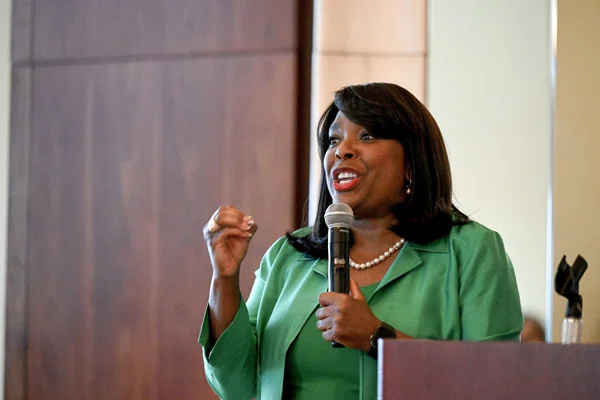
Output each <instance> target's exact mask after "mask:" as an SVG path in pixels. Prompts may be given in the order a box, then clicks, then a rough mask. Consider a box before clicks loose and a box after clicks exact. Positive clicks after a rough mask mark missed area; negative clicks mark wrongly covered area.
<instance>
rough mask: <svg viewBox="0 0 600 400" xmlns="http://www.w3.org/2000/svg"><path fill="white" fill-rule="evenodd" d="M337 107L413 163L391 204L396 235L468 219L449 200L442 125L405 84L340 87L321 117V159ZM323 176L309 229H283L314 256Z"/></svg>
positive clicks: (433, 231)
mask: <svg viewBox="0 0 600 400" xmlns="http://www.w3.org/2000/svg"><path fill="white" fill-rule="evenodd" d="M338 111H341V112H343V113H344V114H345V115H346V117H347V118H348V119H350V120H351V121H352V122H354V123H356V124H359V125H362V126H363V127H365V128H366V129H367V131H368V132H369V133H370V134H372V135H374V136H375V137H377V138H381V139H393V140H397V141H398V142H400V143H401V144H402V146H403V147H404V154H405V159H406V161H408V163H409V164H410V166H411V167H410V179H411V181H412V185H411V191H412V192H411V194H410V195H409V196H407V197H406V200H405V201H404V202H402V203H401V204H398V205H396V206H394V208H393V209H392V211H393V213H394V215H395V216H396V219H397V221H398V223H397V224H396V225H393V226H391V227H390V229H391V230H392V231H393V232H394V233H395V234H396V235H398V236H400V237H403V238H405V239H406V240H408V241H412V242H415V243H420V244H424V243H428V242H431V241H433V240H436V239H439V238H441V237H443V236H445V235H447V234H448V233H449V232H450V230H451V229H452V226H453V225H462V224H465V223H466V222H468V221H469V217H467V216H466V215H465V214H463V213H462V212H461V211H459V210H458V209H457V208H456V207H455V206H454V205H453V204H452V178H451V174H450V163H449V161H448V154H447V152H446V146H445V144H444V139H443V138H442V134H441V132H440V128H439V127H438V125H437V123H436V122H435V119H434V118H433V116H432V115H431V114H430V113H429V111H428V110H427V108H426V107H425V106H424V105H423V104H422V103H421V102H420V101H419V100H418V99H417V98H416V97H415V96H413V95H412V94H411V93H410V92H409V91H408V90H406V89H404V88H402V87H400V86H398V85H395V84H391V83H366V84H360V85H353V86H348V87H344V88H342V89H340V90H338V91H337V92H336V93H335V97H334V101H333V102H332V103H331V105H329V107H328V108H327V110H325V112H324V113H323V115H322V116H321V119H320V121H319V126H318V132H317V137H318V143H319V156H320V158H321V164H322V161H323V157H324V156H325V153H326V152H327V149H328V148H329V127H330V126H331V124H332V123H333V121H334V120H335V117H336V115H337V113H338ZM400 167H401V166H399V168H400ZM326 179H327V178H326V176H325V174H324V173H323V174H322V175H321V183H320V194H319V205H318V210H317V217H316V220H315V224H314V225H313V227H312V232H310V233H309V234H307V235H304V236H302V235H298V236H297V235H294V234H293V233H289V232H288V233H287V234H286V236H287V240H288V242H289V243H290V244H291V245H292V246H293V247H294V248H295V249H296V250H298V251H300V252H302V253H305V254H306V255H308V256H310V257H313V258H327V225H326V224H325V219H324V214H325V210H326V209H327V207H328V206H329V205H330V204H331V203H332V199H331V195H330V194H329V191H328V189H327V182H326Z"/></svg>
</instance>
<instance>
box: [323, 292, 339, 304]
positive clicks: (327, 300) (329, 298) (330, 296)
mask: <svg viewBox="0 0 600 400" xmlns="http://www.w3.org/2000/svg"><path fill="white" fill-rule="evenodd" d="M339 296H340V293H335V292H323V293H321V294H320V295H319V304H320V305H321V307H327V306H329V305H331V304H333V303H334V302H335V300H336V299H337V298H339Z"/></svg>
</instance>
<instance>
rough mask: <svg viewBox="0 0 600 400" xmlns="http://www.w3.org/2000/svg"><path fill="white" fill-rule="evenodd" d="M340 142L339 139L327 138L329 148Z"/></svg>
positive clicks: (334, 137)
mask: <svg viewBox="0 0 600 400" xmlns="http://www.w3.org/2000/svg"><path fill="white" fill-rule="evenodd" d="M339 141H340V139H339V138H337V137H336V136H331V137H330V138H329V147H332V146H335V145H336V144H338V143H339Z"/></svg>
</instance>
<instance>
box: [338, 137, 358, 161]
mask: <svg viewBox="0 0 600 400" xmlns="http://www.w3.org/2000/svg"><path fill="white" fill-rule="evenodd" d="M351 142H352V141H351V140H348V139H345V140H343V141H342V142H340V143H339V144H338V146H337V149H336V150H335V156H336V158H339V159H340V160H349V159H352V158H355V157H356V148H355V147H354V145H353V144H352V143H351Z"/></svg>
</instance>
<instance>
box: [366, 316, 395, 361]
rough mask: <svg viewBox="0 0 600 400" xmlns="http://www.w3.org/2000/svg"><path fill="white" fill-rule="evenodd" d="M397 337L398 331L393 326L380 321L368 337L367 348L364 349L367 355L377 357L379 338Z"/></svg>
mask: <svg viewBox="0 0 600 400" xmlns="http://www.w3.org/2000/svg"><path fill="white" fill-rule="evenodd" d="M397 337H398V331H396V329H395V328H394V327H393V326H391V325H389V324H387V323H385V322H383V321H380V323H379V325H378V326H377V328H376V329H375V331H374V332H373V334H372V335H371V337H370V338H369V349H368V350H367V351H366V353H367V355H368V356H369V357H372V358H374V359H377V353H378V351H379V349H378V347H379V339H396V338H397Z"/></svg>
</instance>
